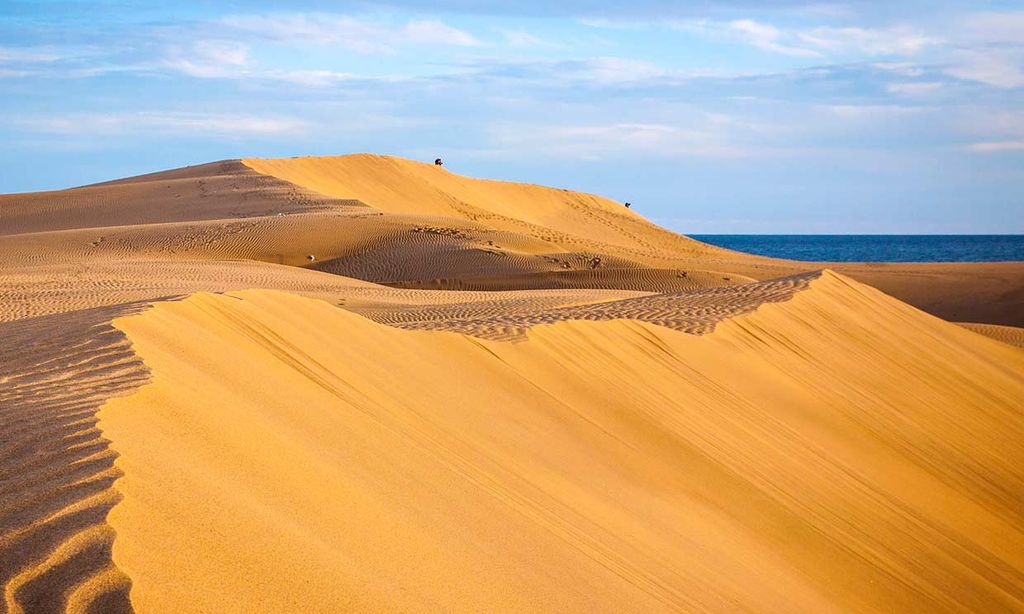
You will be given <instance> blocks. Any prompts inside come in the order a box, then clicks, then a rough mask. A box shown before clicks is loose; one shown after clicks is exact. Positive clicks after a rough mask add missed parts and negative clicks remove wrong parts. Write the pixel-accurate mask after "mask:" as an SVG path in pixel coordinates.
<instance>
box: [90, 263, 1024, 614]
mask: <svg viewBox="0 0 1024 614" xmlns="http://www.w3.org/2000/svg"><path fill="white" fill-rule="evenodd" d="M115 326H116V327H117V328H118V329H119V330H122V331H124V332H125V334H126V335H127V336H128V338H129V339H131V342H132V344H133V346H134V347H135V348H136V351H137V352H138V353H139V355H140V356H141V357H142V359H143V361H144V362H145V363H146V365H147V366H148V367H149V368H150V369H151V371H152V373H153V378H152V381H151V382H150V383H149V384H147V385H145V386H143V387H141V388H139V389H137V390H136V392H135V393H134V394H132V395H130V396H127V397H121V398H117V399H113V400H111V401H108V402H107V404H106V405H105V406H104V408H103V409H102V410H101V412H100V417H101V427H102V429H103V432H104V434H105V435H106V436H107V437H110V438H111V439H112V440H113V442H114V448H115V449H116V450H117V451H118V452H119V454H120V456H119V458H118V459H117V461H116V464H117V466H118V467H120V468H122V470H123V473H124V477H122V478H121V479H120V480H119V481H118V483H117V487H118V489H119V490H120V491H121V492H122V493H123V495H124V499H123V501H122V502H121V503H119V504H118V505H117V506H116V507H115V508H114V510H113V511H112V513H111V514H110V522H111V524H112V526H113V527H114V528H115V529H116V530H117V532H118V535H119V539H118V540H117V541H115V543H114V553H113V557H114V561H115V562H116V563H117V564H118V566H119V567H121V568H122V569H124V570H125V571H126V572H127V573H128V574H129V575H130V576H131V578H132V581H133V588H132V600H133V603H134V604H135V606H136V607H137V608H138V609H139V610H141V611H162V610H164V609H166V608H167V607H169V606H171V605H172V604H174V605H175V606H176V608H177V611H204V610H205V611H209V610H215V611H223V612H230V611H252V610H253V609H263V610H265V609H279V610H287V609H290V608H294V607H295V605H296V604H298V603H303V604H304V606H303V609H305V610H307V611H337V610H338V609H346V610H355V611H378V610H388V611H405V610H421V609H423V608H424V607H426V608H429V609H439V610H447V611H469V610H479V609H497V610H502V611H537V610H544V611H581V610H587V611H641V610H651V609H653V610H655V611H671V610H683V611H697V610H702V611H703V610H707V611H724V610H728V611H766V610H768V611H822V612H824V611H851V610H856V611H879V612H881V611H892V609H893V608H895V609H898V610H900V611H907V612H910V611H921V612H938V611H962V610H970V611H1022V610H1024V576H1022V574H1021V569H1024V557H1022V555H1021V553H1022V552H1024V532H1022V530H1021V528H1022V527H1024V518H1022V515H1021V509H1024V507H1022V506H1021V503H1022V493H1024V472H1022V471H1021V469H1020V467H1022V466H1024V458H1022V454H1024V453H1022V450H1021V448H1020V446H1019V441H1020V438H1021V436H1022V435H1024V414H1022V412H1021V408H1020V404H1019V400H1020V399H1021V398H1024V377H1022V375H1021V374H1022V373H1024V352H1021V351H1020V350H1018V349H1015V348H1011V347H1009V346H1006V345H1004V344H1000V343H997V342H995V341H992V340H989V339H986V338H983V337H980V336H977V335H974V334H973V333H970V332H968V331H966V330H963V329H961V328H959V327H956V326H954V325H951V324H949V323H946V322H942V321H940V320H938V319H935V318H932V317H930V316H927V315H926V314H923V313H921V312H919V311H917V310H916V309H913V308H910V307H908V306H905V305H903V304H901V303H899V302H898V301H895V300H893V299H891V298H890V297H887V296H885V295H883V294H882V293H880V292H878V291H876V290H873V289H871V288H868V287H866V286H863V285H861V284H858V283H856V282H853V281H851V280H849V279H847V278H844V277H842V276H840V275H836V274H834V273H830V272H826V273H825V274H823V275H822V276H821V277H819V278H817V279H814V280H811V281H810V282H809V283H808V285H807V287H806V288H805V289H804V290H802V291H800V292H796V293H795V294H793V295H792V296H791V298H790V300H787V301H784V302H776V303H766V304H764V305H762V306H760V307H759V308H758V309H757V310H756V311H754V312H752V313H747V314H746V315H741V316H738V317H735V318H733V319H729V320H725V321H723V322H721V323H719V324H718V326H717V328H716V330H715V332H713V333H711V334H708V335H703V336H694V335H687V334H684V333H681V332H677V331H673V330H670V329H668V328H665V327H659V326H652V325H650V324H646V323H643V322H636V321H630V320H618V321H611V322H583V321H566V322H559V323H556V324H553V325H548V326H539V327H534V328H532V329H530V330H529V332H528V333H527V337H528V340H527V341H525V342H522V343H514V344H509V343H503V342H492V341H486V340H480V339H477V338H473V337H466V336H463V335H460V334H456V333H450V332H438V331H407V330H397V329H394V328H389V327H386V326H381V325H379V324H375V323H373V322H371V321H368V320H365V319H363V318H361V317H359V316H356V315H354V314H349V313H346V312H345V311H339V310H336V309H333V308H332V307H331V306H330V305H328V304H326V303H323V302H318V301H310V300H308V299H303V298H299V297H295V296H292V295H287V294H280V293H274V292H266V291H242V292H237V293H229V294H227V295H212V294H197V295H193V296H191V297H189V298H187V299H185V300H183V301H180V302H173V303H162V304H158V305H156V306H155V307H154V308H153V309H151V310H149V311H147V312H145V313H143V314H141V315H137V316H131V317H127V318H119V319H117V320H115ZM894 371H895V372H896V374H895V375H894V373H893V372H894ZM186 391H187V392H186ZM314 434H315V435H314ZM439 502H443V504H442V505H440V506H439V505H438V504H439ZM223 509H231V510H232V514H230V515H225V514H223V513H221V510H223ZM241 544H244V547H240V545H241ZM156 553H163V554H162V555H161V556H157V555H156ZM186 561H187V562H188V564H185V562H186ZM166 565H171V566H174V567H175V568H176V569H177V568H179V566H180V569H182V572H181V574H179V575H176V577H175V581H174V582H168V581H167V579H166V575H165V573H164V572H163V569H164V568H165V566H166ZM309 594H316V595H317V596H318V599H317V600H316V602H315V603H314V604H311V605H310V604H309V603H308V599H307V598H308V595H309ZM183 600H184V601H187V603H188V604H189V605H188V606H186V608H185V609H181V604H182V601H183ZM189 608H193V609H191V610H190V609H189Z"/></svg>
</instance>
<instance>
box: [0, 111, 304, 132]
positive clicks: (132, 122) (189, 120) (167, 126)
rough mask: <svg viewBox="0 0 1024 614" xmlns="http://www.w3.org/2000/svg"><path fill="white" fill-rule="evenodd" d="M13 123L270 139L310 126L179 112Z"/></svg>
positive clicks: (74, 129)
mask: <svg viewBox="0 0 1024 614" xmlns="http://www.w3.org/2000/svg"><path fill="white" fill-rule="evenodd" d="M14 123H15V124H16V125H17V126H18V127H20V128H22V129H27V130H30V131H34V132H44V133H48V134H63V135H85V134H129V133H140V132H148V133H153V132H159V133H162V134H168V133H171V134H183V133H184V134H200V135H210V134H214V135H219V136H229V137H230V136H270V135H278V134H294V133H295V132H299V131H303V130H305V129H307V128H308V127H309V123H308V122H306V121H304V120H301V119H298V118H294V117H281V116H259V115H245V114H203V113H178V112H139V113H66V114H59V115H39V116H29V117H21V118H18V119H16V120H15V122H14Z"/></svg>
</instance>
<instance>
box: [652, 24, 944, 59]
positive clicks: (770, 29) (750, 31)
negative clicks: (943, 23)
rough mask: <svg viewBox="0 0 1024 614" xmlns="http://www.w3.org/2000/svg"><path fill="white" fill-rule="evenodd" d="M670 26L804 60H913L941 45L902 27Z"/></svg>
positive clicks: (908, 27) (914, 30) (910, 28)
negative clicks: (836, 57) (853, 57)
mask: <svg viewBox="0 0 1024 614" xmlns="http://www.w3.org/2000/svg"><path fill="white" fill-rule="evenodd" d="M672 25H673V27H674V28H676V29H678V30H683V31H688V32H696V33H698V34H703V35H706V36H710V37H712V38H724V39H733V40H739V41H742V42H744V43H746V44H748V45H751V46H753V47H757V48H758V49H763V50H765V51H770V52H772V53H780V54H784V55H790V56H795V57H807V58H824V57H827V56H830V55H833V56H834V55H862V56H863V55H866V56H912V55H916V54H918V53H920V52H921V51H922V50H924V49H925V48H927V47H929V46H934V45H938V44H939V43H940V42H941V41H940V40H939V39H937V38H933V37H930V36H926V35H925V34H922V33H921V32H919V31H917V30H916V29H914V28H912V27H910V26H905V25H901V26H892V27H887V28H860V27H843V28H836V27H825V26H822V27H815V28H802V29H801V28H789V29H782V28H778V27H776V26H774V25H771V24H767V23H762V22H759V21H755V20H753V19H737V20H733V21H729V22H719V21H708V20H701V21H683V22H674V23H673V24H672Z"/></svg>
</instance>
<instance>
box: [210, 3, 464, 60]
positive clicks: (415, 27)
mask: <svg viewBox="0 0 1024 614" xmlns="http://www.w3.org/2000/svg"><path fill="white" fill-rule="evenodd" d="M221 23H222V24H223V25H225V26H227V27H228V28H230V29H232V30H235V31H239V32H245V33H249V34H254V35H257V36H260V37H263V38H266V39H268V40H272V41H276V42H288V43H304V44H313V45H336V46H339V47H344V48H346V49H350V50H352V51H355V52H357V53H390V52H393V51H394V49H393V47H394V46H398V45H405V44H428V45H454V46H463V47H467V46H476V45H480V44H481V43H480V41H479V40H477V39H476V38H475V37H474V36H473V35H472V34H470V33H468V32H466V31H464V30H460V29H458V28H454V27H452V26H449V25H447V24H445V23H443V22H441V21H438V20H434V19H420V20H411V21H408V22H406V23H405V24H403V25H392V24H385V23H380V22H373V21H367V20H362V19H357V18H355V17H349V16H347V15H334V14H323V13H313V14H305V13H288V14H274V15H233V16H229V17H225V18H223V19H222V20H221Z"/></svg>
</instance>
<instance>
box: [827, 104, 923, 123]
mask: <svg viewBox="0 0 1024 614" xmlns="http://www.w3.org/2000/svg"><path fill="white" fill-rule="evenodd" d="M825 109H826V110H827V111H828V112H829V113H831V114H832V115H834V116H836V117H839V118H841V119H846V120H858V121H860V120H864V121H877V120H883V119H893V118H899V117H906V116H908V115H916V114H918V113H921V112H923V111H925V110H926V109H925V108H924V107H908V106H901V105H885V104H871V105H828V106H826V107H825Z"/></svg>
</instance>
